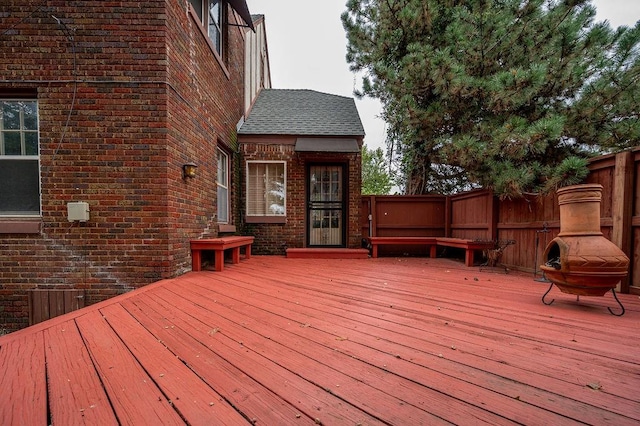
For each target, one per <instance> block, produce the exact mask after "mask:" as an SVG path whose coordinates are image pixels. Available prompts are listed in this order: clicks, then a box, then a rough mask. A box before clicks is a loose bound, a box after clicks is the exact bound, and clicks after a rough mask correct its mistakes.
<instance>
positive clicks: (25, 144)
mask: <svg viewBox="0 0 640 426" xmlns="http://www.w3.org/2000/svg"><path fill="white" fill-rule="evenodd" d="M38 144H39V142H38V102H37V101H35V100H32V99H0V216H38V215H40V153H39V148H38Z"/></svg>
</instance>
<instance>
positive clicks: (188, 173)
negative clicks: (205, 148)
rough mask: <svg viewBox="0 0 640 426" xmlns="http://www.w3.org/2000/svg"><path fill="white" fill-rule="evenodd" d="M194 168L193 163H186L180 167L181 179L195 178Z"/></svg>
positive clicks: (195, 167)
mask: <svg viewBox="0 0 640 426" xmlns="http://www.w3.org/2000/svg"><path fill="white" fill-rule="evenodd" d="M197 168H198V166H196V165H195V164H194V163H187V164H184V165H183V166H182V179H187V178H194V177H196V169H197Z"/></svg>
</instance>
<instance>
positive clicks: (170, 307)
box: [148, 290, 380, 424]
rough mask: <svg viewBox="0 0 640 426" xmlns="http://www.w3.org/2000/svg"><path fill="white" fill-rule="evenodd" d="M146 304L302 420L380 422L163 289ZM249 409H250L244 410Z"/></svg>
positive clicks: (266, 420)
mask: <svg viewBox="0 0 640 426" xmlns="http://www.w3.org/2000/svg"><path fill="white" fill-rule="evenodd" d="M148 303H149V304H150V305H152V304H155V305H156V306H157V307H158V310H159V311H162V312H166V314H165V315H166V316H167V317H168V318H170V320H171V322H172V323H173V324H176V325H177V326H178V327H183V328H184V329H185V330H190V332H191V333H194V334H193V337H195V338H196V339H197V340H199V341H200V342H204V343H206V345H207V346H208V347H209V348H211V350H213V351H215V352H216V354H218V355H219V356H220V357H222V358H224V359H225V360H227V361H228V362H229V363H230V364H233V365H235V366H236V367H237V368H238V369H239V370H241V371H242V373H243V374H246V375H247V376H249V377H251V378H252V379H253V380H255V381H256V382H259V383H263V384H264V385H266V386H269V387H270V388H271V389H272V390H273V392H275V393H276V394H277V395H278V396H279V397H281V398H282V399H283V400H286V401H288V402H289V403H290V404H291V405H292V406H295V407H296V409H298V410H299V411H300V412H301V413H303V414H304V417H305V418H307V419H312V420H313V422H314V424H316V419H318V420H319V421H322V422H324V423H323V424H343V423H346V424H379V423H380V422H379V421H378V420H377V419H376V418H374V417H372V416H370V415H367V414H366V413H365V412H363V411H361V410H358V409H355V408H354V407H351V406H350V405H349V403H348V402H345V401H342V400H340V399H339V398H337V397H335V396H334V395H332V394H331V393H330V392H327V390H326V389H324V388H321V387H319V386H317V385H316V384H313V383H310V382H308V381H307V380H305V379H301V377H300V375H299V374H298V373H297V372H295V371H291V370H289V369H286V368H283V367H282V366H280V365H279V364H278V363H277V362H273V361H272V360H270V359H268V358H265V357H264V356H262V355H261V354H258V353H256V352H254V351H251V350H249V349H248V348H247V346H245V345H244V342H243V341H237V340H232V339H229V338H228V337H226V333H225V332H224V330H222V329H221V328H220V326H219V325H220V319H219V318H217V317H216V318H211V316H212V314H211V313H210V312H208V311H206V310H204V309H202V308H201V307H199V306H198V305H197V304H194V303H192V302H189V301H187V300H182V299H181V298H180V299H177V298H176V297H175V295H174V294H173V293H171V292H170V291H166V290H162V291H158V292H156V293H155V294H154V295H153V299H152V300H151V299H150V300H148ZM236 386H237V383H236ZM246 403H249V404H251V400H250V399H248V400H246V401H241V402H239V403H238V405H237V407H238V408H239V409H240V410H243V411H245V409H244V408H243V406H244V404H246ZM249 410H250V408H247V409H246V411H249ZM280 415H281V414H278V416H280ZM258 419H259V420H260V418H258ZM262 420H264V421H265V422H266V423H267V424H271V423H275V422H273V420H274V417H273V416H269V418H267V419H262ZM297 421H298V419H297V418H296V422H297Z"/></svg>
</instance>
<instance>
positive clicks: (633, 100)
mask: <svg viewBox="0 0 640 426" xmlns="http://www.w3.org/2000/svg"><path fill="white" fill-rule="evenodd" d="M594 16H595V9H594V7H593V6H592V5H591V4H590V0H571V1H568V0H564V1H562V0H528V1H523V0H468V1H455V2H453V1H441V0H391V1H387V0H385V1H380V0H349V1H348V2H347V11H346V12H345V13H344V14H343V16H342V21H343V25H344V28H345V30H346V33H347V37H348V42H349V44H348V49H347V60H348V62H349V63H350V64H351V68H352V70H354V71H358V72H363V73H364V75H365V76H364V79H363V84H362V90H361V91H360V92H359V93H358V94H359V95H361V96H372V97H375V98H378V99H380V101H381V102H382V105H383V114H382V115H383V118H384V119H385V121H386V122H387V123H388V125H389V132H388V133H389V136H388V140H387V143H388V145H389V151H390V152H391V153H392V154H393V155H394V160H395V161H396V162H397V164H398V167H399V169H400V171H401V172H402V174H403V175H404V179H405V181H404V186H405V189H406V191H407V192H409V193H428V192H433V191H442V190H445V191H446V190H448V191H451V190H456V189H458V190H459V189H461V188H465V189H466V188H469V187H479V186H482V187H487V188H492V189H494V191H495V192H496V193H497V194H499V195H501V196H503V197H519V196H521V195H522V194H523V193H525V192H541V191H542V192H544V191H551V190H553V189H555V188H557V187H558V186H563V185H567V184H572V183H576V182H579V181H580V180H581V179H584V177H585V176H586V173H587V167H586V165H587V163H586V161H585V159H587V158H588V157H589V156H590V155H593V154H595V153H603V152H612V151H616V150H621V149H625V148H628V147H631V146H634V145H635V144H637V143H638V140H640V121H639V120H638V115H639V114H640V111H639V109H640V108H639V105H640V96H639V95H640V92H639V91H640V85H639V84H638V78H639V76H640V49H639V48H640V22H639V23H638V24H637V25H636V26H635V27H634V28H626V27H621V28H619V29H617V30H615V31H614V30H612V29H611V28H610V26H609V25H608V24H607V23H596V22H594Z"/></svg>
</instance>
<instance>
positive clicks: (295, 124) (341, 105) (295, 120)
mask: <svg viewBox="0 0 640 426" xmlns="http://www.w3.org/2000/svg"><path fill="white" fill-rule="evenodd" d="M238 134H240V135H306V136H351V137H364V127H363V126H362V121H360V115H359V114H358V109H357V108H356V104H355V101H354V100H353V98H348V97H345V96H339V95H331V94H328V93H322V92H317V91H315V90H292V89H263V90H262V91H261V92H260V94H259V95H258V98H257V99H256V102H255V104H254V106H253V108H252V109H251V111H250V112H249V115H248V117H247V119H246V121H245V122H244V124H243V125H242V127H241V128H240V130H239V131H238Z"/></svg>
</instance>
